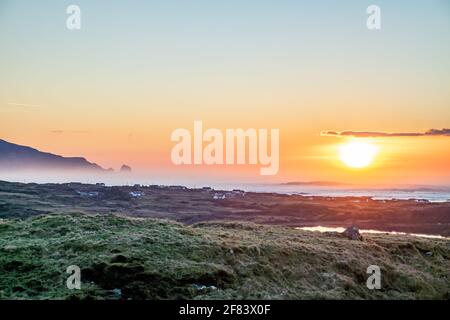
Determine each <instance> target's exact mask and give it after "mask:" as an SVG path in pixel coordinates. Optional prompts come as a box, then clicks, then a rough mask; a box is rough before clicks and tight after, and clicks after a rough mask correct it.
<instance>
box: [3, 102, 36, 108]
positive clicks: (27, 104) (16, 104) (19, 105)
mask: <svg viewBox="0 0 450 320" xmlns="http://www.w3.org/2000/svg"><path fill="white" fill-rule="evenodd" d="M7 105H8V106H11V107H30V108H38V107H40V106H39V105H37V104H29V103H16V102H8V103H7Z"/></svg>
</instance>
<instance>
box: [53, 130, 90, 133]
mask: <svg viewBox="0 0 450 320" xmlns="http://www.w3.org/2000/svg"><path fill="white" fill-rule="evenodd" d="M50 132H51V133H53V134H63V133H88V131H86V130H51V131H50Z"/></svg>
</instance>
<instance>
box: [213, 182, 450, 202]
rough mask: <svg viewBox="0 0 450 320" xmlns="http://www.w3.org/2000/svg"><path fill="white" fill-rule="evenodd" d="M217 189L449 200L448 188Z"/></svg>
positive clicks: (286, 187)
mask: <svg viewBox="0 0 450 320" xmlns="http://www.w3.org/2000/svg"><path fill="white" fill-rule="evenodd" d="M216 188H218V189H223V190H232V189H241V190H244V191H247V192H270V193H272V192H273V193H281V194H298V195H305V196H322V197H349V196H350V197H370V198H372V199H374V200H392V199H395V200H409V199H415V200H417V201H425V200H426V201H429V202H450V188H438V187H429V188H417V189H415V188H405V189H398V188H392V189H385V188H383V189H382V188H367V189H364V188H341V187H320V186H301V185H250V184H249V185H222V186H220V185H219V186H217V187H216Z"/></svg>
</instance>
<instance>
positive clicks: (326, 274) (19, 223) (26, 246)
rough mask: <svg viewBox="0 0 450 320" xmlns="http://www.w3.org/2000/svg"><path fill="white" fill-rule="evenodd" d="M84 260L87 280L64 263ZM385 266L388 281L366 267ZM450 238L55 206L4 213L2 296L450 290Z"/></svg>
mask: <svg viewBox="0 0 450 320" xmlns="http://www.w3.org/2000/svg"><path fill="white" fill-rule="evenodd" d="M70 265H78V266H79V267H80V268H81V281H82V285H81V290H68V289H67V288H66V285H65V283H66V279H67V277H68V274H66V268H67V267H68V266H70ZM369 265H378V266H380V268H381V270H382V288H381V290H369V289H367V287H366V279H367V277H368V275H367V274H366V269H367V267H368V266H369ZM448 270H450V247H449V242H448V240H436V239H420V238H413V237H409V236H393V235H367V236H365V240H364V241H351V240H348V239H346V238H343V237H342V236H340V235H339V234H336V233H328V234H320V233H312V232H307V231H300V230H294V229H292V228H286V227H279V226H263V225H256V224H252V223H237V222H204V223H200V224H194V225H192V226H186V225H183V224H180V223H177V222H173V221H167V220H160V219H138V218H129V217H120V216H114V215H96V216H90V215H84V214H64V215H59V214H52V215H43V216H38V217H31V218H27V219H24V220H20V219H4V220H1V222H0V274H2V276H1V277H0V288H1V289H0V298H3V299H48V298H50V299H230V298H231V299H234V298H236V299H324V298H325V299H417V298H426V299H449V297H450V293H449V290H450V279H449V274H448Z"/></svg>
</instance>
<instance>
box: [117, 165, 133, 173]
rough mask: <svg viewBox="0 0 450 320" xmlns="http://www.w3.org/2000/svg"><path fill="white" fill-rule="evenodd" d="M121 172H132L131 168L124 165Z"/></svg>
mask: <svg viewBox="0 0 450 320" xmlns="http://www.w3.org/2000/svg"><path fill="white" fill-rule="evenodd" d="M120 172H131V167H130V166H127V165H126V164H124V165H122V166H121V167H120Z"/></svg>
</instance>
